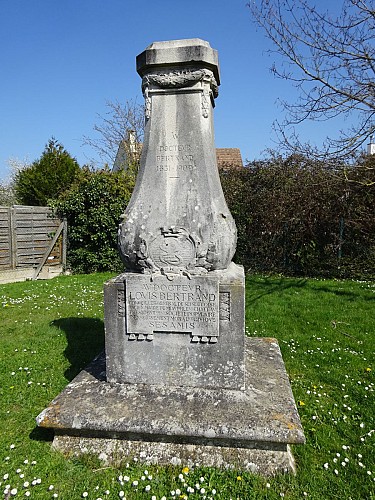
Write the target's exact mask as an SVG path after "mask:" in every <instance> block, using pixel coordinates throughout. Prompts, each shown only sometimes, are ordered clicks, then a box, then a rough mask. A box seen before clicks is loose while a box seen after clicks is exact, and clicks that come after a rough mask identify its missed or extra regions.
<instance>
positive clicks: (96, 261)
mask: <svg viewBox="0 0 375 500" xmlns="http://www.w3.org/2000/svg"><path fill="white" fill-rule="evenodd" d="M133 187H134V176H133V175H132V174H131V173H125V172H118V173H111V172H110V171H108V170H100V171H96V172H95V171H91V170H89V169H88V168H84V169H83V170H82V172H81V174H80V176H79V177H78V179H77V180H76V182H75V183H74V184H73V185H72V187H71V188H70V189H69V191H67V192H66V193H65V194H64V195H63V196H62V197H61V198H60V199H59V200H58V201H57V202H55V203H54V204H53V206H54V208H55V212H56V214H57V215H58V216H59V217H61V218H62V217H65V218H66V219H67V222H68V265H69V267H70V269H71V270H72V271H73V272H76V273H92V272H97V271H115V272H120V271H121V270H122V269H123V264H122V263H121V260H120V258H119V255H118V251H117V228H118V225H119V222H120V215H121V214H122V213H123V211H124V209H125V208H126V205H127V203H128V201H129V199H130V196H131V192H132V189H133Z"/></svg>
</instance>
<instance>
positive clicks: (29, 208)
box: [13, 205, 52, 213]
mask: <svg viewBox="0 0 375 500" xmlns="http://www.w3.org/2000/svg"><path fill="white" fill-rule="evenodd" d="M13 208H14V209H15V210H16V212H18V213H30V212H33V213H51V212H52V209H51V208H50V207H38V206H33V205H13Z"/></svg>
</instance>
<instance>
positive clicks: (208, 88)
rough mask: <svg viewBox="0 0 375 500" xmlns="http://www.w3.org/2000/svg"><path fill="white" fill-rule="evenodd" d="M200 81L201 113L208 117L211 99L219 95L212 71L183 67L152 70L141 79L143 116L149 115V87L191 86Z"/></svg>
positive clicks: (150, 103)
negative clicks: (171, 69)
mask: <svg viewBox="0 0 375 500" xmlns="http://www.w3.org/2000/svg"><path fill="white" fill-rule="evenodd" d="M198 82H202V89H201V103H202V105H201V106H202V115H203V117H204V118H208V116H209V113H208V110H209V108H210V106H211V101H213V98H216V97H217V96H218V95H219V90H218V85H217V82H216V79H215V76H214V74H213V72H212V71H211V70H209V69H194V68H189V69H184V70H173V71H168V72H166V71H154V72H152V73H149V74H148V75H145V76H144V77H143V79H142V92H143V96H144V99H145V118H146V120H148V119H149V118H150V117H151V106H152V100H151V95H150V90H151V88H155V87H156V88H161V89H180V88H184V87H191V86H193V85H195V84H196V83H198Z"/></svg>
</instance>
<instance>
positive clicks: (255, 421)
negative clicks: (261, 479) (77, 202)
mask: <svg viewBox="0 0 375 500" xmlns="http://www.w3.org/2000/svg"><path fill="white" fill-rule="evenodd" d="M137 71H138V73H139V74H140V76H141V77H142V89H143V93H144V96H145V103H146V106H145V109H146V117H145V118H146V128H145V140H144V144H143V150H142V157H141V164H140V170H139V174H138V177H137V183H136V186H135V189H134V192H133V195H132V198H131V201H130V203H129V206H128V207H127V208H126V210H125V213H124V214H123V217H122V222H121V224H120V226H119V251H120V255H121V258H122V260H123V262H124V264H125V266H126V269H127V270H126V272H125V273H124V274H122V275H120V276H117V277H116V278H114V279H113V280H111V281H109V282H108V283H106V284H105V287H104V315H105V344H106V352H105V355H104V354H103V355H102V356H100V357H99V358H98V359H96V360H95V361H94V362H93V364H92V365H90V366H89V367H88V368H87V369H86V370H84V371H82V372H81V373H80V374H79V375H78V377H76V379H74V380H73V381H72V382H71V383H70V384H69V385H68V386H67V388H66V389H65V390H64V391H63V392H62V393H61V394H60V395H59V396H58V397H57V398H56V399H55V400H54V401H53V402H52V403H51V405H50V406H49V407H48V408H47V409H46V410H45V411H44V412H42V413H41V414H40V415H39V416H38V419H37V421H38V425H40V426H42V427H51V428H53V429H55V439H54V447H55V448H56V449H59V450H61V451H63V452H68V453H77V454H79V453H85V452H93V453H97V454H98V455H99V456H100V457H101V458H102V459H103V460H105V461H107V462H111V461H116V460H119V459H121V458H126V457H128V456H137V457H138V459H143V460H145V461H147V462H152V463H160V464H164V463H175V464H184V465H192V464H196V463H199V464H201V465H206V466H207V465H213V466H226V467H231V466H233V467H234V466H235V467H239V468H244V469H248V470H251V471H253V472H258V473H262V474H273V473H276V472H279V471H294V469H295V466H294V461H293V457H292V455H291V453H290V449H289V445H290V444H297V443H302V442H303V441H304V436H303V431H302V428H301V424H300V421H299V418H298V413H297V411H296V407H295V404H294V400H293V395H292V393H291V389H290V385H289V381H288V377H287V375H286V372H285V368H284V364H283V362H282V359H281V354H280V351H279V348H278V345H277V343H276V341H275V340H274V339H245V325H244V317H245V312H244V308H245V279H244V271H243V269H242V268H241V267H240V266H237V265H235V264H234V263H233V262H232V258H233V255H234V253H235V249H236V227H235V224H234V220H233V218H232V216H231V214H230V212H229V210H228V207H227V205H226V202H225V199H224V195H223V191H222V189H221V185H220V179H219V174H218V169H217V165H216V155H215V147H214V134H213V106H214V99H215V98H216V97H217V95H218V85H219V84H220V80H219V67H218V58H217V52H216V51H215V50H213V49H212V48H211V47H210V45H209V44H208V43H207V42H205V41H203V40H199V39H192V40H176V41H171V42H157V43H154V44H152V45H150V46H149V47H147V49H146V50H145V51H144V52H143V53H142V54H140V55H139V56H138V57H137Z"/></svg>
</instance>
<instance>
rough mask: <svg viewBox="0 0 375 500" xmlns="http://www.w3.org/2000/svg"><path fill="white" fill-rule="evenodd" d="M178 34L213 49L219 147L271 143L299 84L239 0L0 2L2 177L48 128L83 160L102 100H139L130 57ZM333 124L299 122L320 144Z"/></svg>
mask: <svg viewBox="0 0 375 500" xmlns="http://www.w3.org/2000/svg"><path fill="white" fill-rule="evenodd" d="M318 3H322V4H323V2H322V0H320V2H318ZM340 3H341V2H340ZM181 38H202V39H204V40H207V41H209V42H210V44H211V46H212V47H213V48H215V49H217V50H218V52H219V60H220V70H221V86H220V89H219V90H220V94H219V97H218V98H217V100H216V108H215V137H216V146H217V147H239V148H240V149H241V152H242V157H243V159H244V160H246V159H249V160H252V159H256V158H259V157H260V156H261V153H262V151H264V150H265V149H266V148H269V147H274V145H275V144H274V143H273V140H274V139H275V137H274V134H273V132H272V122H273V121H274V120H275V119H276V118H279V119H280V118H282V116H283V112H282V109H281V107H280V106H279V105H278V104H277V99H278V98H281V99H285V98H286V99H293V97H295V90H294V89H293V87H292V86H291V85H290V84H289V83H287V82H283V81H280V80H277V79H275V78H274V77H273V76H272V75H271V73H270V71H269V68H270V66H271V64H272V62H273V60H274V56H272V55H269V54H268V53H267V48H270V45H269V42H268V41H267V40H266V39H265V37H264V34H263V33H262V32H261V31H260V30H258V29H257V28H256V27H255V25H254V24H253V23H252V21H251V17H250V12H249V9H248V8H247V7H246V1H245V0H189V1H186V2H185V1H180V0H174V1H172V0H159V1H157V0H154V1H150V0H143V1H138V2H135V1H128V0H63V1H61V0H60V1H57V0H48V1H47V0H0V47H1V49H0V68H1V77H0V179H2V178H5V177H6V176H7V174H8V167H7V160H8V159H9V158H18V159H20V160H23V159H25V158H26V159H28V160H29V161H30V162H31V161H33V160H35V159H37V158H39V157H40V155H41V153H42V152H43V149H44V146H45V144H46V143H47V141H48V140H49V139H50V138H51V137H52V136H54V137H55V138H56V139H58V140H59V141H60V142H61V143H62V144H63V145H64V146H65V148H66V149H67V150H68V151H69V152H70V153H71V154H72V155H73V156H75V157H76V158H77V160H78V162H79V163H80V164H81V165H83V164H84V163H87V162H88V158H90V157H93V156H95V152H94V151H92V150H91V149H90V148H89V147H88V146H85V147H84V146H83V145H82V137H83V136H91V137H95V132H94V131H93V126H94V124H95V123H98V118H97V114H104V113H105V112H106V102H107V101H116V100H118V101H126V100H127V99H132V98H137V99H138V101H139V102H141V100H142V94H141V89H140V85H141V80H140V78H139V76H138V74H137V73H136V70H135V57H136V55H137V54H139V53H140V52H142V51H143V50H144V49H145V48H146V46H148V45H149V44H150V43H152V42H154V41H160V40H172V39H181ZM331 132H332V124H321V123H317V124H306V125H304V127H303V128H302V134H303V137H304V138H305V139H312V140H313V141H316V142H317V143H319V141H321V140H323V139H324V137H325V135H327V133H331Z"/></svg>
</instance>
